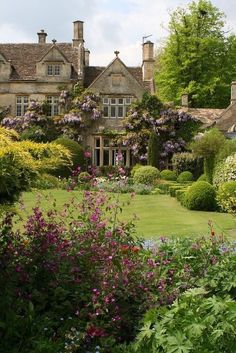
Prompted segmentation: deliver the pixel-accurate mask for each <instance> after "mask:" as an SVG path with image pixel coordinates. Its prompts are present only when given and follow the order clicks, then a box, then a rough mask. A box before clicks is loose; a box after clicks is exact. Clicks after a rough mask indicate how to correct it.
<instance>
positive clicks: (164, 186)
mask: <svg viewBox="0 0 236 353" xmlns="http://www.w3.org/2000/svg"><path fill="white" fill-rule="evenodd" d="M173 185H177V184H176V182H175V181H167V180H160V181H159V182H158V183H157V185H156V186H157V187H158V188H159V189H160V190H161V191H162V193H163V194H168V192H169V188H170V187H171V186H173Z"/></svg>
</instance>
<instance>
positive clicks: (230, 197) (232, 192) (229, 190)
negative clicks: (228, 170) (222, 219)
mask: <svg viewBox="0 0 236 353" xmlns="http://www.w3.org/2000/svg"><path fill="white" fill-rule="evenodd" d="M216 199H217V202H218V205H219V206H220V207H221V209H222V210H223V211H225V212H228V213H232V214H234V215H236V181H228V182H226V183H223V184H222V185H220V187H219V190H218V191H217V197H216Z"/></svg>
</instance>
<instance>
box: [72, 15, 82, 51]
mask: <svg viewBox="0 0 236 353" xmlns="http://www.w3.org/2000/svg"><path fill="white" fill-rule="evenodd" d="M73 23H74V38H73V40H72V41H73V46H74V47H79V45H80V43H84V22H83V21H74V22H73Z"/></svg>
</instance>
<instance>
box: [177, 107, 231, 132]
mask: <svg viewBox="0 0 236 353" xmlns="http://www.w3.org/2000/svg"><path fill="white" fill-rule="evenodd" d="M178 111H179V112H181V111H184V112H187V113H188V114H190V115H192V116H193V117H195V118H197V119H198V120H200V121H201V122H202V123H203V127H208V126H211V125H213V124H215V123H216V121H217V119H218V118H219V117H220V116H221V114H222V113H223V112H224V111H225V109H212V108H184V107H182V108H180V109H178Z"/></svg>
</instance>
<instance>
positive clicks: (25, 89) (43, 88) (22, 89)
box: [0, 81, 73, 116]
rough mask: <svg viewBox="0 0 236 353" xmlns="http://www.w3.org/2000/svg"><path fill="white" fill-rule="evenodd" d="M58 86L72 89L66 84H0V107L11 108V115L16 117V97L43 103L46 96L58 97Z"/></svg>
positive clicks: (70, 85)
mask: <svg viewBox="0 0 236 353" xmlns="http://www.w3.org/2000/svg"><path fill="white" fill-rule="evenodd" d="M60 84H61V85H66V86H67V89H68V90H70V89H71V88H72V86H73V85H72V83H70V84H68V83H66V82H54V83H52V82H27V81H26V82H8V83H1V84H0V106H1V107H5V106H11V115H13V116H15V115H16V97H17V96H28V97H29V99H32V100H38V101H44V100H45V98H46V97H47V96H50V95H53V96H56V95H59V92H60V89H59V88H60V87H59V86H60Z"/></svg>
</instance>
